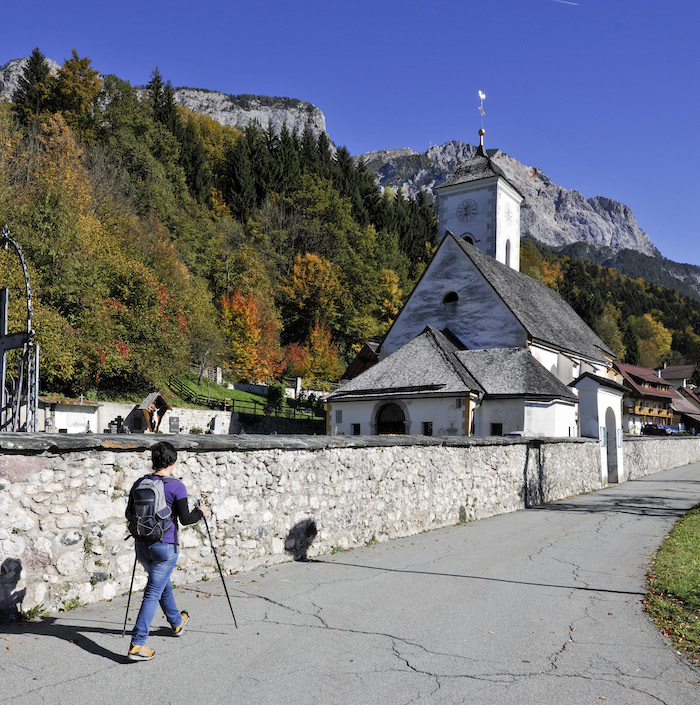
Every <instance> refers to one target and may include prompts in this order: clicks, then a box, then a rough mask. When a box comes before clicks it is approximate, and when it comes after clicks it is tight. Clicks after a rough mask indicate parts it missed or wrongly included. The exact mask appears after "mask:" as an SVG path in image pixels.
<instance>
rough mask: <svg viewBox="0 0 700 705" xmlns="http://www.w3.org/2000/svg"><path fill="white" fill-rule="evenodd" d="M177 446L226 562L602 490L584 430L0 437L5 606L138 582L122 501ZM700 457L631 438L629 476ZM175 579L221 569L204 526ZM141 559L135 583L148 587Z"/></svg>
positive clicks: (679, 445)
mask: <svg viewBox="0 0 700 705" xmlns="http://www.w3.org/2000/svg"><path fill="white" fill-rule="evenodd" d="M163 439H167V440H169V441H170V442H172V443H173V445H175V446H176V448H177V449H178V453H179V462H178V466H177V468H176V471H175V476H176V477H179V478H181V479H182V480H183V481H184V482H185V484H186V485H187V487H188V490H189V492H190V495H191V497H193V498H197V497H201V498H202V499H203V500H204V502H205V503H206V504H207V505H208V506H209V507H210V508H211V510H212V514H211V517H210V520H209V525H210V528H211V531H212V535H213V538H214V542H215V546H216V547H217V551H218V554H219V558H220V560H221V562H222V567H223V568H224V570H225V571H226V572H227V573H230V572H236V571H242V570H248V569H250V568H253V567H255V566H257V565H260V564H265V563H267V564H269V563H275V562H281V561H285V560H290V559H291V558H292V556H293V555H295V554H297V553H299V552H300V546H298V545H295V538H294V536H295V535H298V531H297V532H295V528H294V527H295V526H296V527H298V526H300V525H301V526H303V525H304V522H308V521H309V520H313V521H314V522H315V524H316V527H317V530H318V533H317V535H316V536H315V538H314V541H313V543H312V545H311V546H310V548H309V555H312V556H313V555H318V554H322V553H328V552H330V551H331V550H333V549H334V548H351V547H353V546H359V545H363V544H367V543H373V542H375V541H383V540H386V539H389V538H395V537H400V536H406V535H411V534H416V533H419V532H421V531H425V530H429V529H434V528H437V527H440V526H445V525H449V524H454V523H457V522H458V521H459V520H460V519H463V520H467V521H471V520H474V519H480V518H482V517H487V516H491V515H495V514H501V513H505V512H511V511H516V510H518V509H522V508H524V507H527V506H536V505H538V504H542V503H544V502H549V501H553V500H556V499H560V498H562V497H566V496H570V495H574V494H580V493H583V492H589V491H592V490H596V489H599V488H600V487H601V479H600V478H601V468H600V453H599V450H598V444H597V442H596V441H592V440H587V439H540V438H538V439H525V438H522V439H497V438H428V437H398V438H387V437H358V438H356V439H351V438H343V437H328V436H315V437H314V436H296V437H294V436H287V437H284V436H247V437H242V436H185V435H179V436H162V435H137V434H132V435H126V436H123V435H118V436H114V435H111V436H108V435H97V434H94V435H88V436H66V435H65V434H56V435H50V434H1V435H0V566H1V571H0V612H4V613H12V612H16V611H17V610H18V609H22V610H28V609H30V608H32V607H34V606H36V605H43V606H44V607H45V608H46V609H49V610H57V609H60V608H61V607H62V606H64V607H65V606H68V605H70V604H76V603H88V602H95V601H98V600H103V599H110V598H112V597H114V596H115V595H118V594H122V593H125V592H126V591H127V590H128V588H129V582H130V579H131V570H132V567H133V562H134V553H133V544H132V540H131V539H130V538H129V539H128V540H125V537H127V531H126V522H125V520H124V510H125V507H126V498H127V494H128V491H129V488H130V487H131V485H132V484H133V482H134V481H135V480H136V479H137V478H138V477H140V476H141V475H143V474H145V473H147V472H149V471H150V452H149V449H150V447H151V446H152V445H153V444H154V443H156V442H158V441H159V440H163ZM697 460H700V439H697V438H670V439H637V440H635V441H634V442H630V443H627V442H626V444H625V477H626V479H627V478H630V477H638V476H641V475H644V474H647V473H648V472H653V471H656V470H660V469H663V468H666V467H674V466H676V465H682V464H685V463H688V462H693V461H697ZM180 537H181V557H180V560H179V563H178V566H177V568H176V571H175V572H174V574H173V579H174V581H175V583H177V584H183V583H186V582H190V581H196V580H199V579H201V578H202V577H203V576H213V575H214V573H215V572H216V564H215V561H214V557H213V555H212V552H211V548H210V546H209V541H208V538H207V537H206V532H205V531H204V527H203V526H201V527H200V526H199V525H195V526H193V527H186V528H184V529H183V530H181V532H180ZM145 580H146V579H145V575H144V573H143V571H142V570H141V569H138V570H137V572H136V581H135V585H134V587H135V589H136V590H138V589H141V588H142V587H143V586H144V584H145Z"/></svg>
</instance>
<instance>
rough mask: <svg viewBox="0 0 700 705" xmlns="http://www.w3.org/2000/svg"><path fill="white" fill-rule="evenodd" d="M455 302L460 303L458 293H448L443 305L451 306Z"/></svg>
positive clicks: (443, 299) (444, 297) (443, 298)
mask: <svg viewBox="0 0 700 705" xmlns="http://www.w3.org/2000/svg"><path fill="white" fill-rule="evenodd" d="M453 301H459V295H458V294H457V292H456V291H448V292H447V293H446V294H445V295H444V296H443V297H442V303H443V304H449V303H452V302H453Z"/></svg>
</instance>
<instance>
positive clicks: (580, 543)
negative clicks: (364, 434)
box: [0, 464, 700, 705]
mask: <svg viewBox="0 0 700 705" xmlns="http://www.w3.org/2000/svg"><path fill="white" fill-rule="evenodd" d="M698 502H700V464H695V465H688V466H685V467H682V468H677V469H675V470H669V471H666V472H662V473H658V474H655V475H652V476H650V477H648V478H645V479H642V480H637V481H634V482H628V483H625V484H623V485H620V486H618V487H612V488H610V489H606V490H603V491H600V492H596V493H592V494H589V495H586V496H582V497H577V498H573V499H569V500H565V501H562V502H557V503H554V504H550V505H547V506H545V507H541V508H537V509H530V510H526V511H521V512H517V513H515V514H509V515H505V516H500V517H494V518H491V519H485V520H482V521H478V522H473V523H471V524H468V525H465V526H455V527H449V528H446V529H440V530H436V531H432V532H429V533H424V534H421V535H419V536H413V537H409V538H405V539H399V540H395V541H390V542H387V543H383V544H380V545H377V546H372V547H366V548H362V549H355V550H352V551H347V552H343V553H338V554H335V555H329V556H322V557H319V558H318V559H316V560H312V561H311V562H307V563H286V564H282V565H278V566H274V567H271V568H265V569H260V570H256V571H253V572H250V573H245V574H238V575H235V576H230V577H228V578H227V581H226V584H227V586H228V589H229V593H230V594H231V598H232V602H233V607H234V610H235V613H236V617H237V619H238V625H239V628H238V629H234V626H233V620H232V618H231V614H230V611H229V607H228V604H227V602H226V598H225V596H224V593H223V590H222V587H221V581H220V580H217V581H214V582H208V583H207V582H205V583H199V584H196V585H188V586H186V587H182V588H180V589H179V590H177V591H176V595H177V599H178V606H179V607H180V609H187V610H189V611H190V613H191V615H192V622H191V626H190V628H189V629H188V631H187V633H186V634H185V635H184V636H183V637H182V638H181V639H175V638H173V637H171V636H170V635H169V630H165V627H166V626H167V625H166V623H165V620H164V619H163V618H162V616H161V615H160V614H159V615H158V616H157V617H156V620H155V622H154V625H153V629H152V635H151V638H150V639H149V646H150V647H151V648H155V649H156V658H155V659H153V660H152V661H150V662H147V663H131V662H129V661H127V660H126V658H125V655H126V651H127V649H128V645H129V640H128V635H127V637H126V638H123V639H122V638H120V634H121V628H122V623H123V620H124V609H125V606H126V598H125V597H124V598H119V599H115V600H113V601H112V602H109V603H108V602H103V603H99V604H96V605H92V606H89V607H85V608H80V609H77V610H73V611H71V612H68V613H65V614H57V615H53V616H52V617H50V618H46V619H44V620H42V621H41V622H39V623H29V624H10V625H0V703H13V705H27V704H30V703H52V704H53V705H63V704H65V705H69V704H70V705H74V704H75V703H83V704H84V703H126V702H130V703H134V702H136V703H148V705H158V704H161V703H175V704H180V703H183V704H184V703H188V704H189V703H236V704H237V705H246V704H248V703H262V704H263V705H266V704H267V703H270V704H272V703H274V704H276V705H284V704H290V705H297V704H299V705H302V704H304V705H309V704H312V703H319V704H324V705H325V704H335V703H341V704H345V703H352V704H353V705H364V704H369V703H389V704H391V705H395V704H396V705H398V704H406V703H421V704H423V703H425V704H427V705H453V704H454V705H457V704H458V703H465V704H466V703H470V704H475V703H476V704H478V705H489V704H491V703H493V704H498V705H504V704H510V703H514V704H515V703H517V704H518V705H521V704H526V703H537V704H538V705H549V704H552V705H554V704H555V703H556V704H557V705H561V704H565V705H566V704H572V705H580V704H582V703H600V702H603V701H607V702H608V703H615V704H616V705H622V704H627V703H629V704H632V703H634V705H645V704H647V703H656V704H658V703H666V704H668V705H694V704H696V703H700V671H698V670H696V669H695V668H694V667H692V666H691V665H689V664H688V663H686V662H685V661H683V659H681V658H680V657H679V656H678V655H677V654H676V653H675V652H674V651H673V650H672V649H671V648H669V647H668V646H667V645H666V644H665V643H664V639H663V637H662V636H661V635H660V634H659V633H658V632H657V631H656V629H655V628H654V626H653V625H652V624H651V622H650V621H649V619H648V618H647V616H646V615H645V613H644V612H643V608H642V598H643V594H644V585H645V573H646V570H647V567H648V564H649V561H650V558H651V555H652V553H653V552H654V551H655V550H656V549H657V548H658V546H659V545H660V544H661V542H662V541H663V538H664V536H665V535H666V534H667V533H668V531H669V530H670V528H671V527H672V526H673V524H674V522H675V521H676V520H677V519H678V518H679V517H681V516H682V515H683V514H684V513H685V512H686V511H687V510H688V509H690V508H691V507H692V506H694V505H695V504H697V503H698ZM319 528H320V529H321V530H322V527H319ZM135 597H136V599H135V600H134V601H132V612H131V614H132V616H133V618H134V619H135V615H136V609H137V608H138V604H139V601H140V600H139V598H140V595H138V594H137V595H136V596H135ZM134 603H135V604H134ZM2 630H4V631H2Z"/></svg>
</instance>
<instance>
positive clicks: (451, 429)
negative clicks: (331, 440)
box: [327, 397, 466, 436]
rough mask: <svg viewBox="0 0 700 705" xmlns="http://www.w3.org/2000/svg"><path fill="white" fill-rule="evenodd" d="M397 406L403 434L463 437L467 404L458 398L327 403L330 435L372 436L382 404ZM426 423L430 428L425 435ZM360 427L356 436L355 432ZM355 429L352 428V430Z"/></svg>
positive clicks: (375, 431) (375, 430)
mask: <svg viewBox="0 0 700 705" xmlns="http://www.w3.org/2000/svg"><path fill="white" fill-rule="evenodd" d="M392 402H393V403H398V404H399V405H400V406H401V408H402V410H403V412H404V415H405V417H406V434H407V435H412V436H420V435H434V436H462V435H464V413H465V404H466V401H465V400H464V399H462V398H461V397H460V398H454V397H453V398H449V397H437V398H435V397H433V398H430V399H398V398H397V399H373V400H368V401H365V400H360V401H333V402H329V407H328V408H329V417H328V418H329V428H328V429H327V430H328V433H329V434H330V435H339V436H353V435H361V436H373V435H376V433H377V427H376V417H377V413H378V411H379V409H380V408H381V407H382V406H384V404H389V403H392ZM425 423H429V424H431V425H432V434H430V433H427V434H426V429H425V427H424V424H425ZM357 426H359V434H357V433H356V432H355V431H356V430H357ZM353 427H355V428H353Z"/></svg>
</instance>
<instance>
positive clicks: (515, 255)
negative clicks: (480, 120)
mask: <svg viewBox="0 0 700 705" xmlns="http://www.w3.org/2000/svg"><path fill="white" fill-rule="evenodd" d="M484 134H485V133H484V129H483V127H482V128H481V129H480V130H479V137H480V140H479V141H480V144H479V147H478V148H477V150H476V153H475V154H474V156H473V157H472V158H471V159H470V160H469V161H467V162H465V163H464V164H461V165H460V166H459V167H458V168H457V169H456V170H455V172H454V174H452V176H451V177H450V178H449V179H447V181H446V182H445V183H444V184H442V185H441V186H438V187H437V188H436V189H435V190H436V192H437V200H438V221H439V226H438V227H439V229H438V240H439V241H442V238H443V237H444V236H445V233H446V232H447V231H448V230H449V231H450V232H452V233H454V234H455V235H457V237H460V238H462V239H464V240H466V241H467V242H469V243H471V244H472V245H474V246H475V247H477V248H478V249H479V250H481V251H482V252H484V253H485V254H487V255H489V256H490V257H493V258H494V259H496V260H498V261H499V262H501V263H502V264H505V265H507V266H508V267H511V268H512V269H515V270H516V271H520V204H521V203H522V201H523V198H524V197H523V195H522V194H521V193H520V192H519V191H518V189H517V188H515V186H513V184H511V183H510V182H509V181H508V179H507V178H506V175H505V174H504V173H503V170H502V169H501V168H500V167H499V166H498V165H497V164H496V163H495V162H494V161H493V160H492V159H491V158H490V157H489V155H488V154H487V152H486V150H485V149H484Z"/></svg>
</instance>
